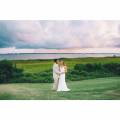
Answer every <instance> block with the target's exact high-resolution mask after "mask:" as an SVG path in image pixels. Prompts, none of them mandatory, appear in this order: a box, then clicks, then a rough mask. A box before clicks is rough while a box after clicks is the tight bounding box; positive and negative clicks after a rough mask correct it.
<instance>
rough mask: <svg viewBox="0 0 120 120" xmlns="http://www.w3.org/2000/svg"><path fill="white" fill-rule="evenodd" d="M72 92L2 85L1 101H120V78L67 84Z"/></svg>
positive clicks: (43, 86) (42, 85) (41, 86)
mask: <svg viewBox="0 0 120 120" xmlns="http://www.w3.org/2000/svg"><path fill="white" fill-rule="evenodd" d="M67 84H68V86H69V88H70V89H71V91H69V92H56V91H52V90H51V87H52V84H51V83H19V84H1V85H0V99H1V100H120V77H111V78H99V79H91V80H83V81H76V82H68V83H67Z"/></svg>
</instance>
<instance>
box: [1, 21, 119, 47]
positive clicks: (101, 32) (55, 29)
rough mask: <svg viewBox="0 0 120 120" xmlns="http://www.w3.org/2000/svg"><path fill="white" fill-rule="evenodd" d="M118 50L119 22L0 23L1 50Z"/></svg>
mask: <svg viewBox="0 0 120 120" xmlns="http://www.w3.org/2000/svg"><path fill="white" fill-rule="evenodd" d="M5 47H16V48H34V49H35V48H49V49H52V48H58V49H63V48H87V47H89V48H90V47H91V48H96V47H98V48H101V47H120V21H79V20H72V21H49V20H41V21H15V20H14V21H10V20H8V21H0V48H5Z"/></svg>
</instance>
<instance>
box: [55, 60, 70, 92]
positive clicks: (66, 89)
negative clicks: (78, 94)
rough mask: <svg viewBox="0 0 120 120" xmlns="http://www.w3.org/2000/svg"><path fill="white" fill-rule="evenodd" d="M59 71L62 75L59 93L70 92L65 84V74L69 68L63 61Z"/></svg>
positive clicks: (60, 63) (59, 82)
mask: <svg viewBox="0 0 120 120" xmlns="http://www.w3.org/2000/svg"><path fill="white" fill-rule="evenodd" d="M59 70H60V72H61V73H62V74H60V76H59V81H58V88H57V91H70V89H69V88H68V87H67V85H66V82H65V73H66V72H67V66H66V65H65V64H64V61H62V60H60V62H59Z"/></svg>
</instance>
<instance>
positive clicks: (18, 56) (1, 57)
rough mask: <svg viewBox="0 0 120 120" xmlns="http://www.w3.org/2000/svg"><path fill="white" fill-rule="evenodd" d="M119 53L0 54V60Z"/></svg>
mask: <svg viewBox="0 0 120 120" xmlns="http://www.w3.org/2000/svg"><path fill="white" fill-rule="evenodd" d="M112 56H119V57H120V53H116V54H114V53H73V54H72V53H71V54H67V53H63V54H55V53H53V54H40V53H38V54H33V53H31V54H27V53H26V54H0V60H4V59H7V60H28V59H54V58H84V57H112Z"/></svg>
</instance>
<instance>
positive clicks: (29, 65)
mask: <svg viewBox="0 0 120 120" xmlns="http://www.w3.org/2000/svg"><path fill="white" fill-rule="evenodd" d="M64 61H65V63H66V64H67V66H68V68H69V69H72V68H73V67H74V66H75V65H76V64H87V63H102V64H104V63H120V58H112V57H111V58H109V57H108V58H107V57H106V58H73V59H72V58H71V59H64ZM13 62H14V63H16V65H17V67H18V68H22V69H24V71H25V72H27V73H37V72H42V71H46V70H50V69H52V64H53V60H25V61H22V60H21V61H20V60H19V61H13Z"/></svg>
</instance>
